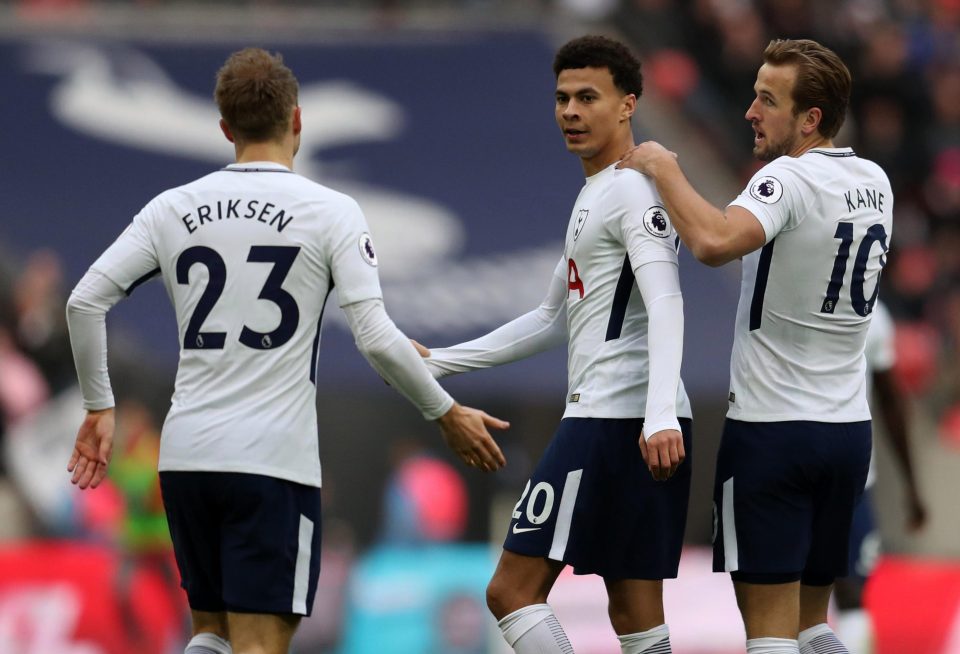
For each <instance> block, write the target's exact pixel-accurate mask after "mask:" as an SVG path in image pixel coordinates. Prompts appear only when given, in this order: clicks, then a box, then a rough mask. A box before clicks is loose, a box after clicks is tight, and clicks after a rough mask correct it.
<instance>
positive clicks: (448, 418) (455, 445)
mask: <svg viewBox="0 0 960 654" xmlns="http://www.w3.org/2000/svg"><path fill="white" fill-rule="evenodd" d="M437 423H438V424H439V425H440V431H441V432H442V433H443V440H444V441H446V443H447V446H449V447H450V449H451V450H453V451H454V453H455V454H456V455H457V456H459V457H460V459H461V460H462V461H463V462H464V463H466V464H467V465H468V466H473V467H475V468H479V469H480V470H483V471H484V472H493V471H494V470H499V469H500V468H502V467H503V466H504V465H506V463H507V460H506V459H505V458H504V456H503V452H501V451H500V447H499V446H498V445H497V443H496V441H494V440H493V436H491V435H490V432H489V431H488V430H489V429H501V430H502V429H507V428H508V427H510V423H509V422H507V421H505V420H500V419H499V418H494V417H493V416H491V415H488V414H487V413H485V412H483V411H480V410H478V409H472V408H470V407H466V406H461V405H460V404H458V403H456V402H454V404H453V406H452V407H450V410H449V411H447V412H446V413H445V414H443V415H442V416H441V417H440V418H439V419H438V420H437Z"/></svg>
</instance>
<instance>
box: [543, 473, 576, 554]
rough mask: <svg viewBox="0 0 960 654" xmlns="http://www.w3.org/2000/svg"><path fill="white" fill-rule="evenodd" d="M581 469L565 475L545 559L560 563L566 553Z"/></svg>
mask: <svg viewBox="0 0 960 654" xmlns="http://www.w3.org/2000/svg"><path fill="white" fill-rule="evenodd" d="M582 476H583V469H582V468H581V469H580V470H571V471H570V472H568V473H567V480H566V481H565V482H564V484H563V495H561V496H560V508H559V509H557V524H556V525H555V526H554V528H553V543H552V544H551V545H550V553H549V554H548V555H547V558H550V559H553V560H554V561H562V560H563V555H564V553H565V552H566V551H567V539H569V538H570V524H571V523H572V522H573V507H574V505H576V503H577V493H579V492H580V477H582Z"/></svg>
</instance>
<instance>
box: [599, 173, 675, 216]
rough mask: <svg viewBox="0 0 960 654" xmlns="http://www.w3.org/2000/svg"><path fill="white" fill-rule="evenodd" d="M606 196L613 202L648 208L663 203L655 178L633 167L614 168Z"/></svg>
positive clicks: (626, 205)
mask: <svg viewBox="0 0 960 654" xmlns="http://www.w3.org/2000/svg"><path fill="white" fill-rule="evenodd" d="M606 196H607V198H608V199H609V201H610V202H611V203H612V204H616V205H620V206H623V207H625V208H626V207H635V208H641V209H646V208H647V207H649V206H652V205H655V204H662V202H661V201H660V195H659V194H658V193H657V185H656V184H655V183H654V181H653V179H651V178H650V177H647V176H646V175H644V174H643V173H639V172H637V171H636V170H633V169H632V168H623V169H614V171H613V174H612V175H611V177H610V182H609V185H608V187H607V192H606Z"/></svg>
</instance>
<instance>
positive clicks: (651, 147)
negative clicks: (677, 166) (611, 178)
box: [617, 141, 677, 177]
mask: <svg viewBox="0 0 960 654" xmlns="http://www.w3.org/2000/svg"><path fill="white" fill-rule="evenodd" d="M676 158H677V153H676V152H671V151H670V150H667V149H666V148H665V147H663V146H662V145H660V144H659V143H657V142H656V141H645V142H644V143H641V144H640V145H638V146H636V147H634V148H633V149H631V150H627V152H626V153H625V154H624V155H623V157H622V158H621V159H620V162H619V163H618V164H617V168H633V169H634V170H636V171H637V172H638V173H643V174H644V175H649V176H650V177H656V168H657V166H658V165H659V164H661V163H663V162H664V161H669V162H673V161H675V160H676Z"/></svg>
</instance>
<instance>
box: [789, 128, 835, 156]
mask: <svg viewBox="0 0 960 654" xmlns="http://www.w3.org/2000/svg"><path fill="white" fill-rule="evenodd" d="M832 147H834V145H833V139H828V138H824V137H823V136H820V134H819V133H816V132H814V133H813V134H811V135H810V136H808V137H807V138H805V139H803V140H801V141H800V142H799V143H797V145H796V147H794V148H793V150H791V151H790V152H788V153H787V154H788V155H789V156H791V157H799V156H800V155H802V154H805V153H806V152H808V151H810V150H813V149H814V148H832Z"/></svg>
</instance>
